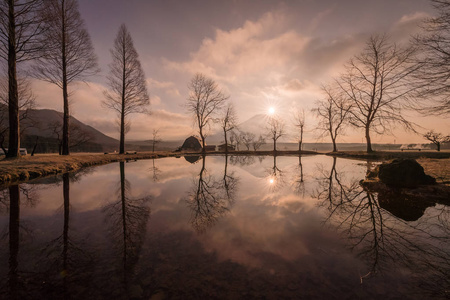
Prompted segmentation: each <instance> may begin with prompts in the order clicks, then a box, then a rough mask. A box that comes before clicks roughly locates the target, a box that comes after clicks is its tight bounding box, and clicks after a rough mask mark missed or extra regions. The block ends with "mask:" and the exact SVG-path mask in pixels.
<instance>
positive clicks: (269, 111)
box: [267, 106, 275, 116]
mask: <svg viewBox="0 0 450 300" xmlns="http://www.w3.org/2000/svg"><path fill="white" fill-rule="evenodd" d="M267 113H268V114H269V115H270V116H272V115H273V114H274V113H275V107H273V106H271V107H269V110H268V111H267Z"/></svg>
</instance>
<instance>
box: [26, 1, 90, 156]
mask: <svg viewBox="0 0 450 300" xmlns="http://www.w3.org/2000/svg"><path fill="white" fill-rule="evenodd" d="M44 2H45V5H46V13H47V25H48V30H47V31H46V33H45V37H46V40H47V41H48V42H49V43H50V44H51V46H49V47H46V48H45V49H44V50H43V52H42V57H41V58H39V60H38V63H37V64H36V65H34V67H33V75H34V76H35V77H36V78H38V79H41V80H44V81H47V82H50V83H53V84H55V85H57V86H58V87H59V88H61V89H62V92H63V107H64V117H63V136H62V154H63V155H69V152H70V151H69V148H70V147H69V146H70V143H69V119H70V112H69V95H70V93H69V85H70V84H71V83H73V82H74V81H84V80H86V78H87V77H88V76H91V75H94V74H96V73H97V72H98V71H99V69H98V66H97V56H96V55H95V53H94V48H93V46H92V42H91V39H90V37H89V33H88V31H87V30H86V27H85V25H84V21H83V19H82V18H81V15H80V12H79V10H78V2H77V1H76V0H44Z"/></svg>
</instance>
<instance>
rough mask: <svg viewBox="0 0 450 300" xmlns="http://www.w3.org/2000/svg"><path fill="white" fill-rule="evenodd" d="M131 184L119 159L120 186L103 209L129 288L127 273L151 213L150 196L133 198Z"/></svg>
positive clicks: (134, 260) (125, 285)
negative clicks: (116, 196)
mask: <svg viewBox="0 0 450 300" xmlns="http://www.w3.org/2000/svg"><path fill="white" fill-rule="evenodd" d="M130 192H131V185H130V182H129V181H127V180H126V179H125V163H124V162H120V187H119V189H118V190H117V195H118V200H117V201H115V202H113V203H110V204H108V205H106V206H105V207H104V208H103V211H104V213H105V215H106V221H107V222H108V223H109V225H110V233H111V237H112V239H113V241H114V244H115V251H116V252H118V253H120V257H122V262H121V272H122V273H123V284H124V287H125V290H126V291H128V277H129V276H130V275H131V273H132V271H133V268H134V266H135V264H136V263H137V261H138V259H139V254H140V251H141V247H142V243H143V242H144V238H145V235H146V228H147V222H148V219H149V217H150V207H149V205H148V204H149V201H150V197H143V198H137V199H135V198H132V197H131V196H130Z"/></svg>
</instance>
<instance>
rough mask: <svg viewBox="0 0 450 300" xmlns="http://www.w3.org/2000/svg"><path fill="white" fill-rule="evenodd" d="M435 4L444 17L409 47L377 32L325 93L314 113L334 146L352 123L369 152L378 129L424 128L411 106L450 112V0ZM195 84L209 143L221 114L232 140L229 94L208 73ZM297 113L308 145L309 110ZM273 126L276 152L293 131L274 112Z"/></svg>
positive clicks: (428, 23)
mask: <svg viewBox="0 0 450 300" xmlns="http://www.w3.org/2000/svg"><path fill="white" fill-rule="evenodd" d="M431 2H432V4H433V5H434V7H435V8H436V10H437V12H438V15H437V16H436V17H433V18H428V19H426V20H425V21H424V22H423V23H422V25H421V26H422V28H423V32H422V33H421V34H419V35H417V36H414V37H412V40H411V42H410V43H409V44H408V45H406V46H401V45H397V44H396V43H393V42H391V41H390V40H389V37H388V36H387V35H372V36H371V37H370V38H369V39H368V40H367V42H366V44H365V47H364V49H363V50H362V51H361V52H360V53H359V54H357V55H355V56H354V57H353V58H351V59H350V60H349V61H348V62H347V63H346V64H345V66H344V71H343V72H342V73H341V74H340V75H339V76H338V77H336V78H334V79H333V81H332V82H330V83H327V84H324V85H323V86H322V92H323V95H324V97H323V98H322V99H319V100H317V102H316V106H315V108H313V109H312V113H313V114H314V116H315V117H316V118H317V119H318V125H317V128H316V129H317V131H318V132H319V136H322V137H324V136H329V137H330V139H331V142H332V144H333V152H336V151H337V150H338V149H337V146H336V141H337V139H338V137H339V136H341V135H343V134H344V133H345V130H346V129H347V128H349V127H353V128H356V129H360V130H363V131H364V137H365V140H366V151H367V152H373V147H372V134H373V133H376V134H385V133H390V132H392V129H393V128H394V127H395V126H399V125H400V126H402V127H403V128H404V129H405V130H409V131H413V132H416V133H417V131H416V128H417V126H416V124H414V122H412V121H410V120H408V119H407V118H405V116H404V111H405V110H415V111H419V112H421V113H424V114H428V115H441V116H448V115H450V85H449V78H450V68H449V63H448V61H450V1H449V0H431ZM189 88H190V92H191V94H190V96H189V99H188V103H187V106H188V110H189V112H190V113H191V114H192V115H193V116H194V119H195V122H196V124H197V125H198V127H199V134H200V137H201V140H202V143H203V146H204V145H205V127H206V126H209V125H210V124H211V123H212V122H213V121H214V119H215V118H218V119H219V120H221V122H220V123H221V125H222V128H223V131H224V139H225V145H228V139H227V132H228V131H230V130H232V129H234V128H235V127H236V125H235V124H234V125H231V124H233V122H231V123H230V122H229V121H228V120H233V121H235V116H233V117H232V118H230V110H229V109H225V110H223V108H224V106H225V104H224V103H225V102H226V101H227V99H228V98H229V96H224V95H223V93H222V91H220V90H219V88H218V87H217V84H216V83H215V82H214V81H213V80H212V79H210V78H207V77H205V76H204V75H202V74H196V75H195V76H194V77H193V79H192V80H191V82H190V84H189ZM211 90H212V91H213V93H211ZM215 93H216V94H215ZM229 105H231V104H229ZM215 112H216V113H217V116H214V113H215ZM220 114H221V116H220ZM293 117H294V121H293V125H294V126H295V127H296V128H297V131H298V143H299V151H301V147H302V140H303V132H304V127H305V113H304V111H302V110H298V111H296V112H295V113H294V116H293ZM224 120H225V123H223V122H224ZM227 128H228V129H227ZM266 131H267V135H266V136H267V137H268V138H269V139H270V140H272V142H273V145H274V146H273V151H276V143H277V140H278V139H279V138H280V137H282V136H284V135H285V134H286V130H285V122H284V121H283V120H281V119H279V118H275V117H271V118H269V120H268V126H267V130H266ZM423 137H424V138H426V139H427V140H429V141H431V142H432V143H434V144H435V145H436V146H437V149H438V151H439V150H440V145H441V144H442V143H445V142H450V135H447V136H446V135H444V134H441V133H436V132H434V131H429V132H427V133H426V134H424V135H423ZM233 138H234V139H235V140H237V144H239V142H241V141H242V142H243V143H244V145H246V147H247V150H249V149H250V147H249V145H250V144H251V142H254V141H255V136H254V135H253V134H252V133H247V132H241V133H240V134H239V135H237V136H236V135H234V136H233ZM260 139H262V137H260ZM255 150H256V149H255Z"/></svg>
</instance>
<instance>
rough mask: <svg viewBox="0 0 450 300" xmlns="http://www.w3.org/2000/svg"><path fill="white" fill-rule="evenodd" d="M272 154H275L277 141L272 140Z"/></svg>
mask: <svg viewBox="0 0 450 300" xmlns="http://www.w3.org/2000/svg"><path fill="white" fill-rule="evenodd" d="M273 152H277V140H276V139H273Z"/></svg>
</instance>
